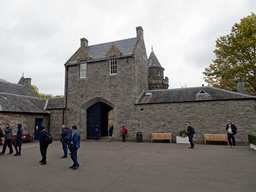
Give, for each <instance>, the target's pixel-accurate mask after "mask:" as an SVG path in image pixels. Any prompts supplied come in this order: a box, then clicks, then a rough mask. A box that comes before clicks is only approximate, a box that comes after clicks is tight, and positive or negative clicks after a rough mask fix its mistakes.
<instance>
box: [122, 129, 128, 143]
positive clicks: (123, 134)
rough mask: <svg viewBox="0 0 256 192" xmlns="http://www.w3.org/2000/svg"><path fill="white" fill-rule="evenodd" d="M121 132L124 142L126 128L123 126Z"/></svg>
mask: <svg viewBox="0 0 256 192" xmlns="http://www.w3.org/2000/svg"><path fill="white" fill-rule="evenodd" d="M121 132H122V137H123V142H125V136H126V135H127V129H126V128H125V127H124V126H123V127H122V130H121Z"/></svg>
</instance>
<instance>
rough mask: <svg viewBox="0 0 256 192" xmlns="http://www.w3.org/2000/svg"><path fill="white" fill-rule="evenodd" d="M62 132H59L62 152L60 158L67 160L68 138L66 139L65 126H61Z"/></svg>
mask: <svg viewBox="0 0 256 192" xmlns="http://www.w3.org/2000/svg"><path fill="white" fill-rule="evenodd" d="M61 129H62V132H61V143H62V149H63V151H64V155H63V156H62V157H61V158H67V157H68V138H67V128H66V127H65V125H62V126H61Z"/></svg>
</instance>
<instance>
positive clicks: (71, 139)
mask: <svg viewBox="0 0 256 192" xmlns="http://www.w3.org/2000/svg"><path fill="white" fill-rule="evenodd" d="M61 129H62V132H61V143H62V149H63V151H64V155H63V156H62V157H61V158H67V156H68V149H69V150H70V156H71V159H72V161H73V165H72V166H70V168H71V169H73V170H76V169H77V168H78V167H79V166H80V165H79V163H78V161H77V150H78V149H79V148H80V133H79V132H78V130H77V126H76V125H74V126H72V131H71V130H70V129H69V128H68V127H66V126H65V125H62V126H61ZM113 129H114V127H113V125H111V127H110V130H109V135H110V136H112V134H113ZM40 131H41V132H40V142H39V144H40V152H41V155H42V160H40V161H39V162H40V165H45V164H46V152H47V148H48V146H49V143H47V134H48V132H47V131H46V130H45V128H44V126H41V127H40ZM226 131H227V136H228V141H229V147H232V148H234V147H235V134H236V133H237V128H236V126H235V125H234V124H233V123H232V121H231V120H229V121H228V124H227V126H226ZM4 132H5V134H4V133H3V131H2V130H1V129H0V138H1V137H5V142H4V146H3V149H2V152H1V153H0V156H1V155H3V154H5V151H6V148H7V146H8V148H9V154H12V153H13V148H12V127H11V126H10V125H9V123H5V129H4ZM72 132H73V133H72ZM22 134H23V129H22V124H21V123H18V124H17V135H16V137H15V141H14V143H13V146H14V148H15V150H16V154H15V155H14V156H20V155H21V146H22ZM121 134H122V138H123V142H125V136H126V135H127V129H126V128H125V127H124V126H122V129H121ZM194 134H195V130H194V128H193V127H192V126H191V123H190V122H187V135H188V137H189V142H190V145H191V146H190V148H191V149H193V148H194V147H195V145H194V143H193V135H194Z"/></svg>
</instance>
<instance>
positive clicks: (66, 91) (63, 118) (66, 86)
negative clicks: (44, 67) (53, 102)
mask: <svg viewBox="0 0 256 192" xmlns="http://www.w3.org/2000/svg"><path fill="white" fill-rule="evenodd" d="M68 67H69V66H68V65H66V75H65V106H64V108H63V114H62V125H64V124H65V110H66V109H67V106H68Z"/></svg>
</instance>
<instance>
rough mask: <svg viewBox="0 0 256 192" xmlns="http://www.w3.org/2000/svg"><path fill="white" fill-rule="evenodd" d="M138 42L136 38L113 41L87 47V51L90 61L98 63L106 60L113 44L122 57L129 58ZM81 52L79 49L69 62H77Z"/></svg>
mask: <svg viewBox="0 0 256 192" xmlns="http://www.w3.org/2000/svg"><path fill="white" fill-rule="evenodd" d="M137 40H138V38H137V37H134V38H130V39H124V40H119V41H112V42H108V43H102V44H96V45H90V46H87V47H85V49H86V51H87V52H88V53H89V54H90V56H91V60H90V61H97V60H101V59H105V58H106V57H105V55H106V53H107V51H108V50H109V48H110V47H111V45H112V44H113V43H114V44H115V45H116V46H117V48H118V49H119V50H120V51H121V53H122V56H129V55H132V54H133V50H134V48H135V45H136V43H137ZM80 51H81V49H79V50H78V51H77V52H76V53H75V54H74V55H73V56H72V57H71V60H69V61H68V62H73V61H76V60H77V59H78V56H79V54H80Z"/></svg>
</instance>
